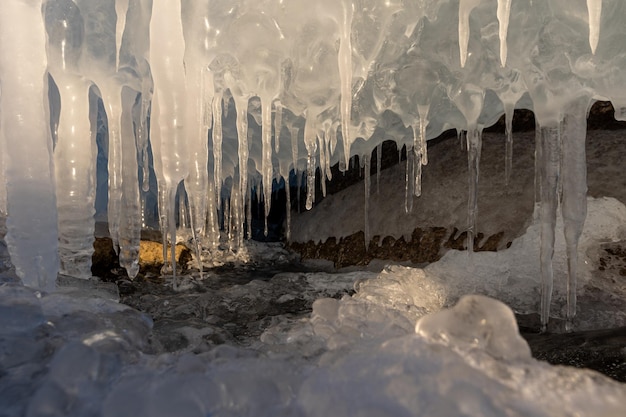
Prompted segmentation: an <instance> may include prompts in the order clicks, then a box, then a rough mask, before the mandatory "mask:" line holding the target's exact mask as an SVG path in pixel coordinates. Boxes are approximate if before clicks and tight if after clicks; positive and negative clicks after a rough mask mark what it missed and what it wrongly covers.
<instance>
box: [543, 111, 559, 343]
mask: <svg viewBox="0 0 626 417" xmlns="http://www.w3.org/2000/svg"><path fill="white" fill-rule="evenodd" d="M540 141H541V142H540V148H541V161H540V172H541V204H540V213H539V215H540V221H541V243H540V249H539V251H540V252H539V264H540V269H541V307H540V316H541V330H542V331H545V330H546V328H547V325H548V320H549V318H550V303H551V300H552V287H553V279H554V278H553V270H552V257H553V255H554V230H555V227H556V210H557V207H558V204H559V199H558V186H559V181H560V174H561V173H560V165H561V159H560V157H561V138H560V128H559V123H555V124H554V125H552V126H547V127H541V138H540Z"/></svg>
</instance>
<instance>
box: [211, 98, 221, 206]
mask: <svg viewBox="0 0 626 417" xmlns="http://www.w3.org/2000/svg"><path fill="white" fill-rule="evenodd" d="M212 133H213V161H214V162H213V165H214V166H213V181H214V184H215V195H216V196H217V206H218V207H220V203H221V201H222V199H221V192H222V93H221V92H219V93H217V94H215V97H213V132H212Z"/></svg>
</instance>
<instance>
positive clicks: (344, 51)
mask: <svg viewBox="0 0 626 417" xmlns="http://www.w3.org/2000/svg"><path fill="white" fill-rule="evenodd" d="M342 5H343V20H342V21H341V22H340V25H339V26H340V27H339V33H340V41H339V55H338V61H339V78H340V81H341V102H340V113H341V135H342V137H343V153H344V161H345V163H346V165H347V164H348V160H349V159H350V146H351V145H352V137H351V135H350V117H351V111H352V39H351V38H352V36H351V33H352V15H353V12H354V5H353V4H352V1H350V0H343V1H342Z"/></svg>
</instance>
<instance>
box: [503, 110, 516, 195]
mask: <svg viewBox="0 0 626 417" xmlns="http://www.w3.org/2000/svg"><path fill="white" fill-rule="evenodd" d="M514 110H515V104H513V103H504V125H505V129H506V144H505V156H504V184H505V185H506V187H507V189H508V187H509V184H510V182H511V171H512V170H513V112H514Z"/></svg>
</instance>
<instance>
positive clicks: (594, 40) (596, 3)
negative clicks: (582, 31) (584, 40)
mask: <svg viewBox="0 0 626 417" xmlns="http://www.w3.org/2000/svg"><path fill="white" fill-rule="evenodd" d="M587 11H588V13H589V46H590V47H591V53H592V54H594V55H595V53H596V48H597V47H598V40H599V39H600V18H601V17H602V0H587Z"/></svg>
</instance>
